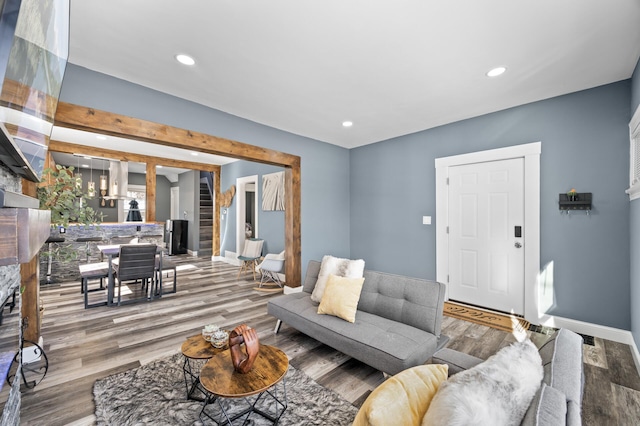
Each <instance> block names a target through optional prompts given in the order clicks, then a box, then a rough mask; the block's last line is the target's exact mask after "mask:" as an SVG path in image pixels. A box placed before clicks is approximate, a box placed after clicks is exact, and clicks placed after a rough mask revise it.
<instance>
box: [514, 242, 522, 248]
mask: <svg viewBox="0 0 640 426" xmlns="http://www.w3.org/2000/svg"><path fill="white" fill-rule="evenodd" d="M514 245H515V246H516V248H520V247H522V244H520V243H519V242H517V241H516V243H515V244H514Z"/></svg>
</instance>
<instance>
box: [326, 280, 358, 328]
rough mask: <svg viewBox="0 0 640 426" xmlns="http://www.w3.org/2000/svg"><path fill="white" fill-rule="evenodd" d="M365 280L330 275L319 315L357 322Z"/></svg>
mask: <svg viewBox="0 0 640 426" xmlns="http://www.w3.org/2000/svg"><path fill="white" fill-rule="evenodd" d="M362 284H364V278H345V277H338V276H336V275H329V280H328V281H327V288H326V289H325V291H324V295H323V296H322V301H321V302H320V306H318V313H319V314H326V315H333V316H336V317H339V318H342V319H343V320H345V321H349V322H355V321H356V309H358V301H359V300H360V292H361V291H362Z"/></svg>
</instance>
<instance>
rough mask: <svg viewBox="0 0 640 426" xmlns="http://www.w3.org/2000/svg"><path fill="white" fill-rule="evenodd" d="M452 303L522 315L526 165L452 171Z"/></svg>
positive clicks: (503, 164) (507, 163)
mask: <svg viewBox="0 0 640 426" xmlns="http://www.w3.org/2000/svg"><path fill="white" fill-rule="evenodd" d="M448 191H449V196H448V200H449V234H448V235H449V275H450V276H449V298H450V299H452V300H457V301H461V302H466V303H471V304H474V305H478V306H484V307H487V308H492V309H496V310H499V311H504V312H513V313H516V314H520V315H522V314H524V251H525V245H524V240H525V238H524V235H525V234H524V233H525V230H524V227H523V224H524V195H523V194H524V160H523V159H522V158H515V159H509V160H500V161H490V162H483V163H474V164H466V165H460V166H455V167H450V168H449V185H448Z"/></svg>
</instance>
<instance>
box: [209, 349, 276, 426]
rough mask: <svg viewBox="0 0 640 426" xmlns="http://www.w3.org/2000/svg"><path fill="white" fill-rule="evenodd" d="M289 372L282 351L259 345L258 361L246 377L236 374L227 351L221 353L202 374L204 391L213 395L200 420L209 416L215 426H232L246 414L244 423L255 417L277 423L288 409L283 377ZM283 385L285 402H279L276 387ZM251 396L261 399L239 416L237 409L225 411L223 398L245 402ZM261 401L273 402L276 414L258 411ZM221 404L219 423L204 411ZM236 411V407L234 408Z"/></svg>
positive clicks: (229, 408) (250, 404) (251, 404)
mask: <svg viewBox="0 0 640 426" xmlns="http://www.w3.org/2000/svg"><path fill="white" fill-rule="evenodd" d="M288 369H289V359H288V358H287V355H286V354H285V353H284V352H282V351H281V350H280V349H278V348H276V347H273V346H268V345H260V353H259V354H258V357H257V358H256V360H255V362H254V364H253V368H252V369H251V371H250V372H248V373H246V374H241V373H238V372H236V371H235V369H234V368H233V363H232V362H231V353H230V352H229V351H228V350H225V351H222V352H220V353H218V354H216V355H214V356H213V357H211V359H210V360H209V361H207V363H206V364H205V365H204V367H202V370H201V371H200V383H201V384H202V387H203V388H204V389H205V390H206V391H207V392H209V394H210V395H211V397H210V398H208V399H207V401H205V402H204V405H203V407H202V411H201V412H200V417H201V418H202V415H205V416H207V417H208V418H209V419H211V420H213V421H214V422H215V423H216V424H218V425H220V424H224V423H226V424H229V425H231V424H232V422H233V421H234V420H236V419H238V418H240V417H243V416H244V415H245V414H246V418H245V419H244V422H245V423H246V421H247V420H248V418H249V416H250V415H251V414H252V413H256V414H259V415H261V416H262V417H264V418H266V419H268V420H270V421H272V422H273V423H277V422H278V420H279V419H280V417H281V416H282V414H284V411H285V410H286V409H287V392H286V383H285V380H284V376H285V374H286V373H287V370H288ZM279 383H282V390H283V399H282V400H281V399H279V398H278V394H277V392H276V391H275V389H272V390H270V389H271V388H274V387H275V386H276V385H277V384H279ZM252 395H258V396H257V398H256V399H255V400H254V401H252V402H250V401H247V403H248V404H249V406H248V407H247V408H245V409H243V410H241V411H240V412H237V410H236V409H234V407H227V408H225V407H224V405H223V401H221V399H223V398H230V399H237V398H245V397H248V396H252ZM262 398H271V399H272V400H273V402H275V404H274V405H273V407H274V408H275V412H271V413H267V412H265V411H263V410H262V409H260V408H258V407H257V405H258V403H259V402H260V400H261V399H262ZM214 402H217V403H218V407H219V409H220V413H221V415H220V416H219V417H218V419H215V418H213V417H212V416H211V415H210V414H209V413H207V412H206V411H205V409H206V408H207V405H208V404H212V403H214ZM235 408H237V407H235Z"/></svg>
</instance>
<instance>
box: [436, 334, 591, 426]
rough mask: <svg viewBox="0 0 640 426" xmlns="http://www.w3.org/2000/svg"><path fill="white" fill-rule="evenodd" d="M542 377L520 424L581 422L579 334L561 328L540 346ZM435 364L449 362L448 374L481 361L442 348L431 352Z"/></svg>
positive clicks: (553, 425) (540, 425)
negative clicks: (540, 383) (433, 352)
mask: <svg viewBox="0 0 640 426" xmlns="http://www.w3.org/2000/svg"><path fill="white" fill-rule="evenodd" d="M539 353H540V357H541V358H542V365H543V366H544V377H543V379H542V382H543V383H542V385H541V386H540V389H538V392H537V393H536V395H535V397H534V398H533V401H532V402H531V405H530V406H529V409H528V410H527V412H526V414H525V416H524V419H523V420H522V423H521V424H522V425H526V426H529V425H538V426H558V425H576V426H579V425H581V424H582V414H581V411H582V392H583V388H584V369H583V365H582V337H580V335H578V334H576V333H574V332H572V331H570V330H567V329H560V330H558V332H556V334H555V335H554V336H553V338H551V339H550V340H549V341H547V342H546V343H545V344H544V345H542V346H541V347H540V349H539ZM432 362H433V363H435V364H448V365H449V375H451V374H455V373H458V372H460V371H462V370H467V369H469V368H471V367H473V366H475V365H478V364H480V363H481V362H483V360H482V359H480V358H476V357H473V356H471V355H468V354H464V353H462V352H457V351H455V350H452V349H448V348H445V349H441V350H439V351H438V352H436V353H435V354H434V356H433V359H432Z"/></svg>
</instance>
